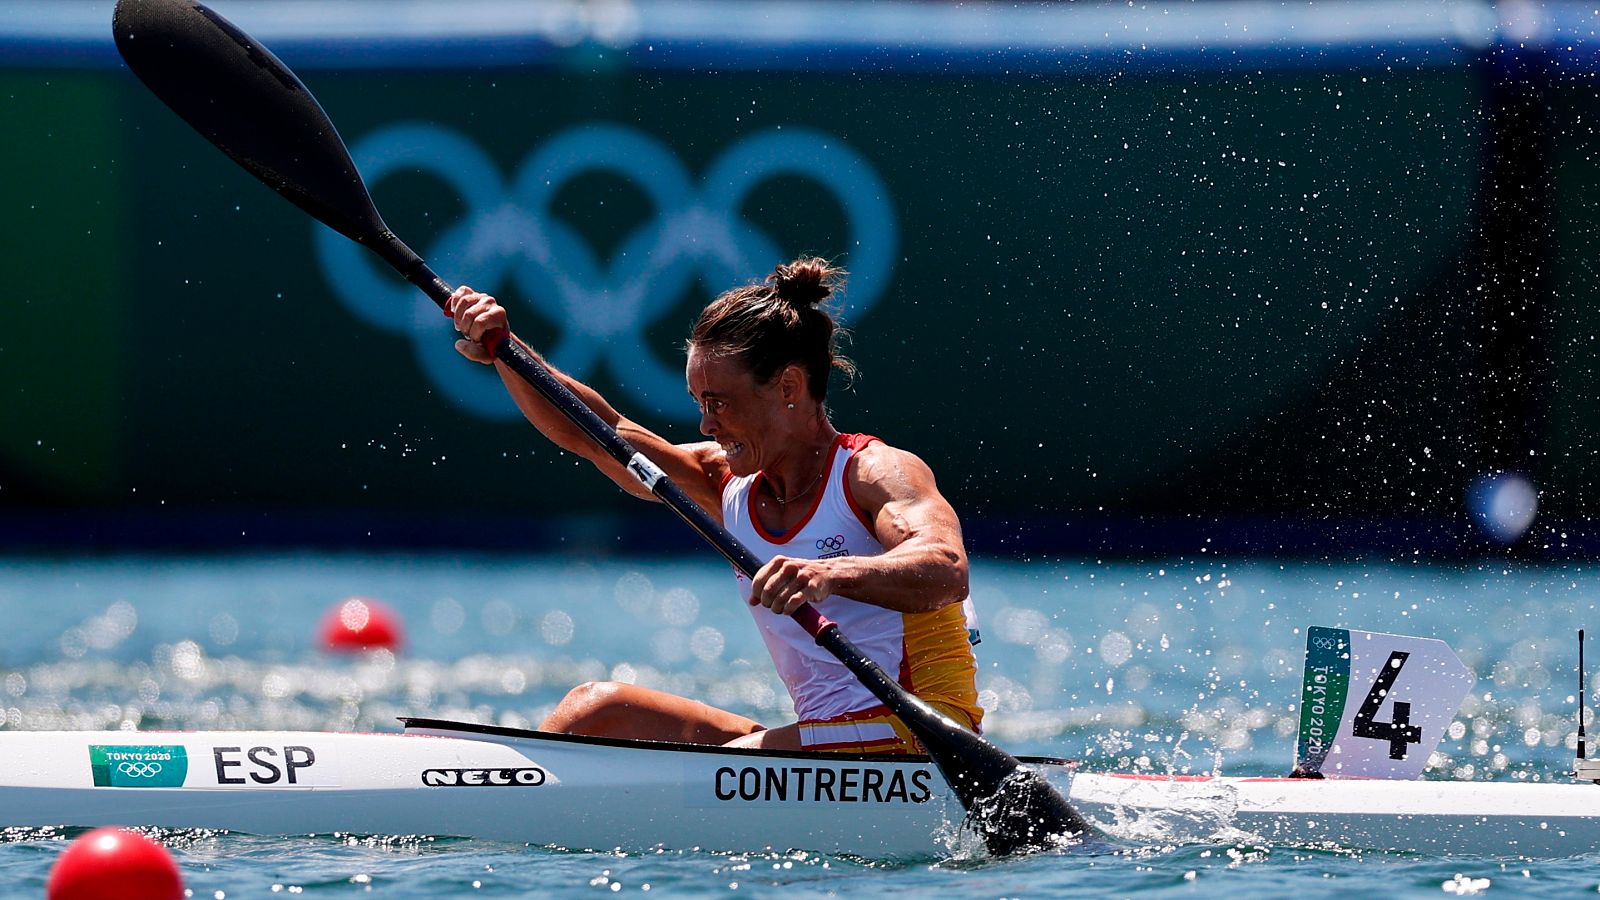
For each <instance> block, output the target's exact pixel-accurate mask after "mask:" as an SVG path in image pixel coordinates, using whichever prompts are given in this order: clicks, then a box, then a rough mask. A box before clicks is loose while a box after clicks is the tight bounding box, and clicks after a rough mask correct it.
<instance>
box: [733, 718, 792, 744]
mask: <svg viewBox="0 0 1600 900" xmlns="http://www.w3.org/2000/svg"><path fill="white" fill-rule="evenodd" d="M724 746H727V747H745V748H750V749H755V750H804V749H805V748H804V747H802V746H800V723H799V722H791V723H789V724H788V725H780V726H778V727H777V728H767V729H764V730H762V731H757V732H754V733H752V734H747V735H744V736H743V737H737V738H734V739H733V740H731V741H728V742H726V743H725V744H724Z"/></svg>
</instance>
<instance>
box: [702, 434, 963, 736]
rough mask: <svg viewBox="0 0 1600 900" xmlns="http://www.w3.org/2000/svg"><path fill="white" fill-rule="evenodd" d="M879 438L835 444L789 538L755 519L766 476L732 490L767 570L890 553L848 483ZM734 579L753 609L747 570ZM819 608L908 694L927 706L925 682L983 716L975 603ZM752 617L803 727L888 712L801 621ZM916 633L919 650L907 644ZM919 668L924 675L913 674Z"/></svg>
mask: <svg viewBox="0 0 1600 900" xmlns="http://www.w3.org/2000/svg"><path fill="white" fill-rule="evenodd" d="M875 440H877V438H874V437H872V436H870V435H863V434H843V435H840V436H839V437H838V439H836V440H835V441H834V444H833V447H832V448H831V449H830V450H829V460H828V470H827V475H826V477H825V478H824V480H823V482H822V488H821V490H820V491H818V492H817V495H816V497H815V499H813V500H812V507H811V510H810V512H808V513H807V514H806V516H805V517H804V518H802V519H801V520H800V523H799V524H797V525H795V526H794V528H792V529H791V530H790V531H789V532H788V533H787V534H781V535H775V534H771V533H769V532H768V531H767V530H766V529H765V528H763V527H762V525H761V522H760V519H758V518H757V516H756V514H755V487H756V485H757V482H758V479H760V478H762V477H764V476H763V475H762V474H761V473H760V472H757V473H755V474H754V475H747V476H744V477H742V478H729V479H728V480H727V481H726V482H724V483H723V487H722V521H723V524H724V525H725V526H726V527H727V529H728V531H730V532H732V533H733V536H734V537H736V538H738V539H739V541H740V542H741V543H743V544H744V545H745V546H746V547H748V548H750V551H751V552H752V553H754V554H755V556H756V558H757V559H760V560H761V561H762V562H767V561H769V560H771V559H772V558H773V557H775V556H780V555H781V556H790V557H795V558H800V559H825V558H829V557H834V556H847V555H848V556H875V555H877V554H879V553H882V552H883V545H882V544H880V543H878V539H877V537H876V536H875V535H874V534H873V532H872V529H871V528H870V527H868V525H867V524H866V522H865V521H864V520H865V514H864V513H863V512H862V511H861V509H860V507H859V506H857V505H856V503H855V500H854V498H853V497H851V496H850V491H849V488H848V486H847V484H846V480H845V473H846V467H847V466H848V465H849V462H850V458H851V457H853V456H854V455H855V454H856V453H857V452H858V451H859V450H861V449H862V448H864V447H866V446H867V445H868V444H869V443H871V442H872V441H875ZM734 574H735V576H736V577H737V578H738V582H739V592H740V594H741V595H742V596H743V597H744V599H745V600H746V601H748V600H749V599H750V579H749V578H747V577H745V575H744V573H743V572H738V571H735V573H734ZM816 607H817V611H818V612H820V613H822V614H823V615H824V616H827V617H828V618H829V619H832V620H833V621H834V622H837V623H838V624H839V629H840V631H841V632H842V633H843V634H844V636H845V637H847V638H849V639H850V642H851V643H853V644H855V645H856V646H857V647H859V648H860V649H861V651H862V652H863V653H865V654H866V655H867V656H868V657H869V658H871V659H872V660H873V661H874V662H876V663H877V664H878V665H880V666H882V667H883V669H884V671H885V672H888V673H889V675H890V676H891V677H897V678H898V679H899V681H900V683H901V685H902V686H904V687H906V688H907V689H908V690H913V691H914V692H917V693H919V695H921V696H923V697H924V698H925V699H927V698H928V697H929V696H930V694H929V693H928V692H923V691H917V690H916V687H917V686H916V685H915V684H913V683H912V682H914V681H920V682H923V683H924V685H925V686H927V687H929V688H931V689H932V696H933V697H936V698H937V699H941V700H947V701H948V702H951V703H954V704H956V705H959V706H962V707H969V706H970V707H971V708H972V709H973V711H974V712H975V714H976V717H981V716H982V711H981V710H979V709H977V706H976V699H977V698H976V689H975V688H971V689H970V690H969V688H970V686H971V685H972V684H973V683H974V678H975V675H976V668H977V667H976V661H975V659H974V657H973V656H972V650H971V643H972V642H973V641H975V640H976V634H977V632H976V623H975V622H972V621H970V613H971V602H970V600H969V601H968V602H967V603H965V604H963V605H962V606H961V607H956V608H952V609H948V610H946V611H944V612H942V613H941V612H935V613H901V612H897V611H895V610H891V609H885V608H883V607H881V606H873V605H872V604H870V603H862V602H860V601H857V600H850V599H847V598H845V597H840V596H837V595H835V596H831V597H828V598H827V599H825V600H823V601H822V602H820V603H817V604H816ZM750 611H751V613H752V614H753V615H754V616H755V620H756V626H757V627H758V628H759V629H760V630H761V636H762V638H763V639H764V640H765V641H766V643H767V649H768V650H769V651H770V652H771V653H772V661H773V663H774V664H775V665H776V667H777V670H778V677H780V678H782V679H783V683H784V685H786V686H787V687H788V689H789V696H790V697H791V698H793V700H794V709H795V714H796V715H798V716H799V717H800V720H801V721H803V722H804V721H817V720H822V719H829V718H833V717H836V716H841V715H844V714H846V713H852V712H857V711H860V710H864V709H869V708H872V707H876V706H879V705H880V703H879V701H878V699H877V698H876V697H874V696H873V695H872V692H870V691H868V690H867V689H866V688H865V687H863V686H862V685H861V683H860V682H859V681H858V680H856V677H855V676H854V675H852V674H851V673H850V670H849V669H847V668H845V666H844V664H843V663H841V662H839V661H838V660H837V659H835V658H834V656H833V654H831V653H829V652H828V651H826V650H824V649H822V648H821V647H819V646H817V644H816V641H815V640H814V639H813V638H812V637H811V636H810V635H809V634H806V632H805V630H804V629H802V628H801V627H800V625H799V624H798V623H796V622H795V621H794V620H793V619H791V618H790V617H788V616H782V615H778V614H776V613H774V612H772V610H770V609H767V608H766V607H764V606H752V607H750ZM908 632H909V637H910V638H911V639H912V643H913V644H914V646H909V645H908ZM913 657H914V659H913ZM914 668H916V669H918V670H920V671H917V672H914V671H913V669H914ZM974 721H976V718H974Z"/></svg>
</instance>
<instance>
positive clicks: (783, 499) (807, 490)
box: [767, 467, 827, 506]
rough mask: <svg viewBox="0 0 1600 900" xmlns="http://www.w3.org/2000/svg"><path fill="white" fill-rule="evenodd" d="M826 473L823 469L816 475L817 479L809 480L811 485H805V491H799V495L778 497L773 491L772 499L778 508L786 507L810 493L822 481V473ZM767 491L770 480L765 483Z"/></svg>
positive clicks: (770, 485) (770, 484) (770, 486)
mask: <svg viewBox="0 0 1600 900" xmlns="http://www.w3.org/2000/svg"><path fill="white" fill-rule="evenodd" d="M826 471H827V468H826V467H824V468H823V470H822V471H821V472H818V473H817V477H815V478H813V479H811V483H810V484H808V485H806V488H805V490H803V491H801V492H800V493H798V494H790V495H789V496H787V497H779V496H778V494H777V492H776V491H773V494H772V499H773V500H774V501H775V502H776V503H777V504H778V505H779V506H787V505H789V504H790V503H793V502H794V501H796V500H799V499H800V498H801V497H804V496H805V495H807V494H809V493H811V489H812V488H814V487H816V486H817V482H819V481H821V480H822V476H823V473H824V472H826ZM767 490H769V491H770V490H772V481H771V480H770V479H769V480H768V481H767Z"/></svg>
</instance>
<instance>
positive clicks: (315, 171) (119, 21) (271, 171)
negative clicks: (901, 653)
mask: <svg viewBox="0 0 1600 900" xmlns="http://www.w3.org/2000/svg"><path fill="white" fill-rule="evenodd" d="M112 30H113V32H114V33H115V36H116V42H117V49H118V50H120V51H121V52H122V58H123V59H125V60H127V62H128V67H129V68H131V69H132V70H133V72H134V74H135V75H138V76H139V78H140V80H142V81H143V82H144V83H145V85H146V86H148V87H149V88H150V90H151V91H153V92H154V93H155V95H156V96H157V97H158V98H160V99H161V102H163V103H165V104H166V105H167V106H169V107H171V108H172V110H173V111H174V112H176V113H177V114H178V115H179V116H181V117H182V118H183V120H184V121H186V122H188V123H189V124H190V125H191V126H193V127H194V129H195V130H196V131H198V132H200V134H201V135H203V136H204V137H205V138H206V140H209V141H210V142H211V143H213V144H215V145H216V146H217V147H218V148H219V149H221V150H222V152H223V153H226V154H227V155H228V156H230V157H232V158H233V160H234V161H235V162H237V163H238V164H239V165H241V166H244V167H245V168H246V169H248V170H249V171H250V173H251V174H252V175H254V176H256V177H257V178H259V179H261V180H262V181H263V182H265V183H266V184H267V186H268V187H270V188H272V189H273V190H275V191H277V192H278V193H280V194H282V195H283V196H285V197H287V198H289V200H290V201H291V202H293V203H294V204H295V205H296V206H299V207H300V208H301V209H303V210H305V211H306V212H308V213H310V214H311V215H312V216H314V217H316V218H317V219H318V220H320V221H322V222H323V223H324V224H326V225H328V226H329V227H331V228H333V229H334V230H335V231H338V232H339V233H340V234H342V235H344V236H345V237H347V238H350V239H351V240H353V241H355V242H357V243H359V244H362V245H364V246H366V247H367V248H368V249H370V250H372V251H373V252H375V253H377V254H378V255H379V256H381V257H383V260H384V261H385V262H387V263H388V264H389V265H390V266H393V267H394V269H395V270H396V271H397V272H399V273H400V274H401V275H403V276H405V278H406V280H407V281H410V282H411V283H412V284H414V285H416V286H417V287H418V288H420V289H421V290H422V292H423V293H425V294H427V295H428V296H429V297H430V298H431V299H432V300H433V301H434V302H435V303H437V304H439V305H440V306H441V307H443V306H444V304H445V301H446V300H448V299H449V297H450V294H451V291H452V288H451V287H450V285H448V284H446V283H445V282H444V281H443V280H441V279H440V278H439V276H437V275H435V274H434V273H433V270H431V269H429V268H428V266H427V264H425V263H424V262H423V261H422V258H421V257H419V256H417V254H415V253H413V252H412V251H411V248H409V247H407V246H406V245H405V244H404V243H402V242H401V241H400V239H399V238H397V237H395V235H394V232H392V231H390V230H389V227H388V226H387V225H385V224H384V223H383V219H382V217H381V216H379V215H378V210H377V208H376V207H374V206H373V203H372V197H371V196H370V195H369V194H368V193H367V188H366V185H365V184H364V183H363V182H362V180H361V175H360V173H358V172H357V171H356V167H355V163H354V162H352V161H351V159H350V152H349V150H347V149H346V148H345V145H344V142H343V140H341V139H340V137H339V133H338V132H337V131H335V130H334V127H333V122H331V121H330V120H329V119H328V116H327V114H326V113H324V112H323V110H322V107H321V105H320V104H318V103H317V100H316V98H315V97H313V96H311V93H310V91H307V90H306V87H305V85H303V84H301V83H300V79H298V78H296V77H295V75H294V73H293V72H291V71H289V69H288V67H287V66H285V65H284V64H283V63H282V62H281V61H280V60H279V59H278V58H277V57H276V56H273V55H272V53H271V52H270V51H268V50H267V49H266V48H265V47H263V46H261V44H259V43H257V42H256V41H255V40H254V39H252V38H251V37H250V36H249V35H247V34H245V33H244V32H243V31H240V30H239V29H238V28H236V27H235V26H234V25H233V24H232V23H230V22H229V21H227V20H226V19H224V18H222V17H221V16H219V15H217V14H216V13H214V12H212V11H211V10H209V9H207V8H206V7H205V6H203V5H201V4H199V3H197V2H194V0H118V2H117V8H116V13H115V14H114V16H113V19H112ZM483 344H484V345H485V346H486V347H488V348H489V352H490V353H492V354H493V355H494V356H495V358H497V359H498V360H499V361H501V362H502V363H504V364H505V365H506V366H507V367H509V368H510V369H511V370H512V371H514V372H516V373H517V374H518V375H519V376H521V377H522V378H523V379H524V380H526V381H527V382H528V384H529V385H531V386H532V387H533V388H534V390H536V391H538V392H539V393H540V394H541V395H542V396H543V397H544V398H545V399H546V400H548V401H550V403H552V404H554V405H555V407H556V408H557V409H559V410H560V411H561V412H562V414H564V415H565V416H566V417H567V418H568V419H571V420H572V421H573V422H574V423H575V424H576V425H577V426H578V427H579V428H582V429H583V431H584V432H585V433H587V434H588V435H589V437H591V438H593V439H594V441H595V443H597V444H599V445H600V446H601V447H602V448H603V449H604V450H605V451H606V452H607V453H609V454H610V455H611V457H612V458H613V459H615V460H617V461H618V462H620V463H623V464H624V465H626V466H627V467H628V469H629V470H630V471H631V472H633V474H634V476H635V477H637V478H638V479H639V481H640V482H641V483H643V484H644V485H646V486H647V487H649V488H650V490H651V492H652V493H654V494H655V496H656V497H657V498H659V499H660V500H661V501H662V502H663V503H665V504H666V505H667V506H669V507H671V509H672V511H673V512H675V513H677V514H678V515H679V516H681V517H683V519H684V521H686V522H688V523H689V525H690V527H692V528H694V530H695V531H698V532H699V533H700V535H701V536H702V537H704V538H705V539H706V540H707V541H709V542H710V543H711V545H712V546H713V547H715V548H717V550H718V551H719V552H720V553H721V554H722V555H723V556H724V557H726V558H727V559H728V561H729V562H732V563H733V564H734V565H735V566H738V567H739V568H740V569H741V570H743V571H744V573H745V574H746V575H750V576H754V575H755V573H756V570H757V569H758V568H760V566H761V563H760V561H759V560H757V559H756V558H755V556H754V555H752V554H751V553H750V551H749V550H748V549H746V548H745V547H744V546H743V545H741V544H740V543H739V542H738V540H736V539H735V538H734V537H733V535H731V534H729V533H728V532H727V530H726V529H724V528H723V527H722V525H721V524H719V523H718V522H717V521H716V520H714V519H712V518H711V517H710V516H709V515H708V514H707V513H706V511H705V510H703V509H701V508H700V507H699V505H697V504H696V503H695V502H694V501H693V500H690V499H689V497H688V495H686V494H685V493H684V492H683V490H682V489H681V488H679V487H678V486H677V485H676V484H674V483H673V482H672V480H671V479H670V478H668V477H666V475H665V474H664V473H663V472H662V471H661V470H660V469H659V468H657V467H656V465H655V464H654V463H652V462H650V460H648V459H646V458H645V457H644V455H643V454H640V453H638V452H637V451H635V450H634V449H633V447H632V446H631V445H629V444H628V442H627V441H625V440H623V439H622V437H621V436H619V435H618V434H617V432H616V431H615V430H614V429H612V428H611V426H609V425H607V424H606V423H605V422H604V421H602V420H601V419H600V417H599V416H597V415H595V413H594V412H593V411H592V410H590V409H589V408H588V407H587V406H585V405H584V404H583V402H582V401H581V400H579V399H578V398H577V397H576V396H575V395H574V394H573V393H572V392H571V391H570V390H568V389H567V387H566V386H565V385H563V384H562V383H561V382H560V381H558V380H557V379H556V378H555V376H554V375H552V374H551V373H550V371H549V370H548V369H546V368H545V367H544V366H543V365H542V364H540V362H539V361H538V360H537V359H535V358H534V357H533V356H532V355H531V354H529V353H528V351H527V350H525V349H524V348H523V346H522V345H521V344H520V343H519V342H517V341H514V340H511V336H510V335H509V334H506V333H504V332H495V333H491V334H489V335H485V336H484V338H483ZM794 619H795V621H797V622H799V623H800V626H801V627H802V628H804V629H805V630H806V631H807V632H808V633H809V634H811V635H812V636H813V637H814V638H816V640H817V643H818V644H819V645H821V646H823V647H825V648H827V650H828V651H830V652H831V653H833V655H834V656H836V657H838V658H839V660H840V661H841V662H843V663H844V664H845V665H846V666H848V667H849V669H850V671H851V672H853V673H855V675H856V677H857V678H859V679H860V680H861V683H862V684H864V685H866V687H867V688H868V689H869V690H871V691H872V693H873V694H874V695H875V696H877V698H878V699H879V700H881V701H883V703H884V705H885V706H887V707H889V709H890V710H892V711H893V712H894V714H895V715H897V716H899V717H900V719H901V721H903V722H905V723H906V726H907V727H908V728H910V729H911V731H912V732H913V733H914V734H916V736H917V738H918V739H919V740H920V741H921V742H922V745H923V746H924V747H926V748H927V750H928V755H929V756H931V757H932V758H933V760H934V762H935V763H936V764H937V765H938V766H939V769H940V771H941V772H943V773H944V776H945V778H946V780H948V781H949V783H950V786H951V788H952V789H953V790H954V791H955V793H956V796H957V797H958V798H959V799H960V800H961V804H962V806H963V807H965V808H966V810H967V812H968V815H969V819H970V820H971V821H972V822H973V824H974V825H975V827H976V828H977V829H978V831H979V833H980V834H981V835H982V837H983V839H984V842H985V843H986V844H987V845H988V847H989V849H990V851H991V852H994V853H998V854H1008V853H1015V852H1018V851H1025V850H1031V849H1040V848H1045V847H1050V846H1056V845H1059V844H1060V843H1062V842H1063V841H1066V840H1070V839H1073V838H1076V837H1078V836H1081V835H1085V834H1087V833H1088V832H1089V830H1090V826H1089V825H1088V824H1087V823H1086V822H1085V821H1084V820H1083V819H1082V818H1081V817H1080V816H1079V815H1078V814H1077V812H1076V811H1074V810H1073V808H1072V806H1071V805H1070V804H1068V803H1067V801H1066V799H1065V798H1064V797H1062V796H1061V794H1060V793H1059V792H1058V791H1056V790H1055V789H1054V788H1053V787H1051V786H1050V785H1049V784H1048V783H1047V782H1046V781H1045V780H1044V779H1043V778H1041V777H1040V776H1039V775H1038V774H1037V773H1035V772H1033V771H1031V770H1029V769H1026V768H1023V767H1022V765H1021V764H1020V763H1019V762H1018V761H1017V760H1016V758H1015V757H1013V756H1011V755H1010V754H1009V753H1006V752H1005V751H1004V750H1001V749H1000V748H998V747H996V746H994V745H993V744H991V743H989V742H988V741H986V740H984V739H983V738H981V737H979V736H978V735H976V734H973V733H972V732H970V731H967V730H966V729H964V728H961V727H960V726H958V725H956V724H955V723H954V722H952V721H950V719H948V718H946V717H945V716H944V715H942V714H940V713H939V712H938V711H937V710H935V709H933V708H932V707H930V706H928V705H927V704H926V703H924V702H923V701H922V700H920V699H918V698H917V697H914V696H912V695H911V694H909V693H907V692H906V690H905V689H904V688H902V687H901V686H900V685H899V684H898V683H897V682H895V681H894V680H893V679H892V678H890V677H889V676H888V674H886V673H885V672H884V671H883V669H882V668H880V667H879V666H878V665H877V664H876V663H874V662H873V661H872V660H870V659H868V658H867V657H866V656H865V655H863V654H862V653H861V651H860V650H858V649H856V647H855V645H853V644H851V643H850V642H849V641H848V640H846V639H845V637H844V636H843V635H841V634H840V633H839V628H838V626H837V625H835V624H834V623H832V622H830V621H828V620H827V619H826V618H824V617H823V616H822V615H820V614H819V613H818V612H817V611H816V609H815V608H814V607H811V606H809V605H808V606H805V607H802V608H801V609H800V610H799V611H798V612H796V613H794Z"/></svg>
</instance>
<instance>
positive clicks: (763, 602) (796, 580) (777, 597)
mask: <svg viewBox="0 0 1600 900" xmlns="http://www.w3.org/2000/svg"><path fill="white" fill-rule="evenodd" d="M833 562H834V560H831V559H795V558H794V557H791V556H774V557H773V558H772V559H771V560H770V561H769V562H768V563H767V564H766V565H764V566H762V567H761V568H760V569H758V570H757V571H756V576H755V577H754V578H752V579H750V605H751V606H765V607H766V608H767V609H770V610H772V611H773V612H775V613H777V614H778V615H780V616H786V615H789V614H790V613H792V612H794V611H795V610H797V609H799V608H800V607H802V606H804V605H806V604H807V603H817V602H819V601H821V600H824V599H826V598H827V597H828V595H830V594H832V593H833V585H834V579H833V577H832V575H831V572H830V569H832V565H831V564H832V563H833Z"/></svg>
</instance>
